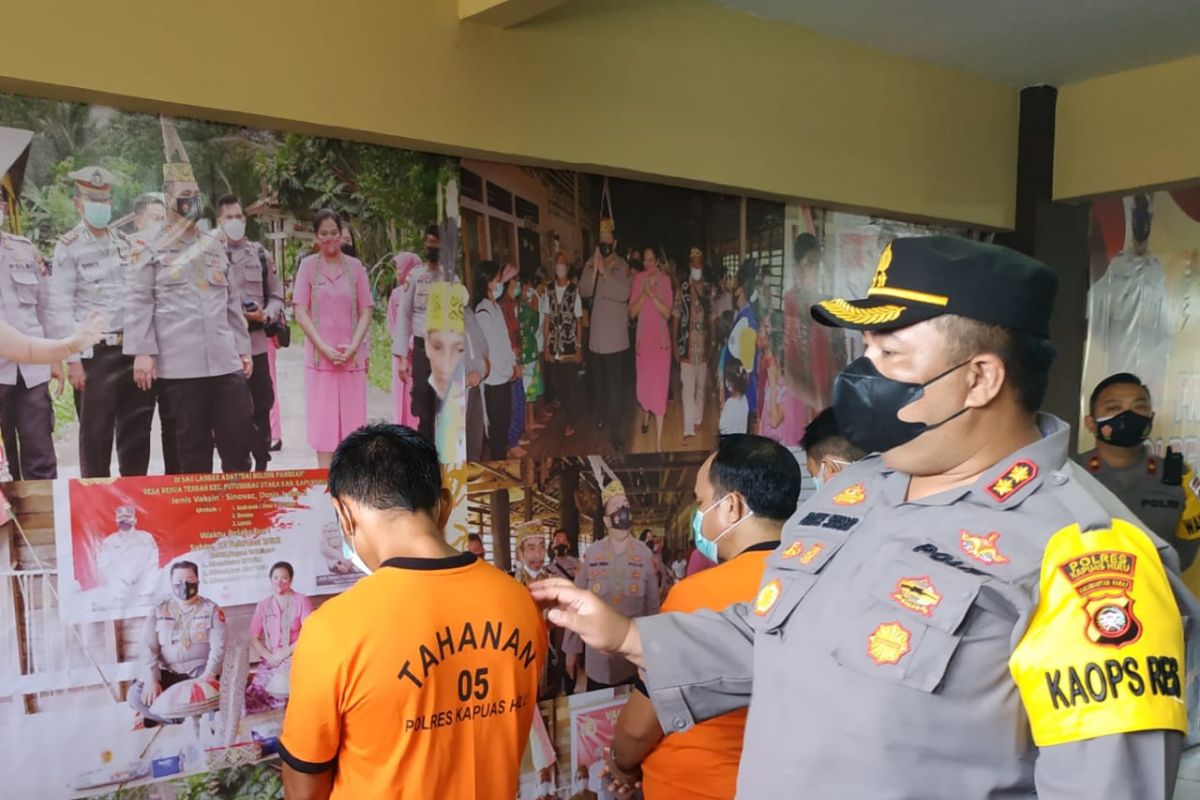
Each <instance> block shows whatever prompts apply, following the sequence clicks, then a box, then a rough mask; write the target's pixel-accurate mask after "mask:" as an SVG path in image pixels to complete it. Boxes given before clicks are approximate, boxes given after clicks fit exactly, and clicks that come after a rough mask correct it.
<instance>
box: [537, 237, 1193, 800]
mask: <svg viewBox="0 0 1200 800" xmlns="http://www.w3.org/2000/svg"><path fill="white" fill-rule="evenodd" d="M1056 288H1057V278H1056V276H1055V273H1054V272H1053V271H1052V270H1051V269H1049V268H1048V267H1046V266H1044V265H1043V264H1041V263H1039V262H1037V261H1034V260H1033V259H1031V258H1028V257H1026V256H1024V255H1021V254H1019V253H1016V252H1015V251H1012V250H1008V249H1007V248H1002V247H997V246H994V245H988V244H982V243H979V242H973V241H970V240H966V239H957V238H953V237H948V236H928V237H914V238H907V239H897V240H896V241H894V242H893V243H892V244H891V245H890V246H888V248H887V249H885V250H884V251H883V254H882V255H881V257H880V260H879V264H878V266H877V267H876V270H875V276H874V279H873V281H872V283H871V287H870V289H869V290H868V292H867V296H866V297H865V298H861V299H856V300H845V299H831V300H826V301H824V302H822V303H819V304H818V305H816V306H814V307H813V309H812V313H813V315H814V317H815V318H816V319H817V321H818V322H821V323H822V324H826V325H836V326H839V327H843V328H848V329H853V330H860V331H863V337H864V341H865V343H866V354H865V356H864V357H862V358H860V359H857V360H855V361H854V362H852V363H851V364H849V365H848V366H847V367H846V368H845V369H843V370H842V371H841V373H840V374H839V375H838V377H837V381H836V383H835V386H834V404H833V405H834V408H835V409H836V413H837V419H838V422H839V423H840V426H841V428H842V432H843V434H844V435H845V436H846V438H847V439H848V440H849V441H850V442H851V443H853V444H854V445H856V446H858V447H860V448H862V449H863V450H865V451H867V452H872V453H878V454H879V455H878V456H873V457H869V458H866V459H863V460H862V461H861V462H859V463H857V464H855V465H853V466H851V467H849V468H847V469H845V470H843V471H842V472H841V473H840V474H838V475H837V476H836V477H835V478H834V479H833V480H832V481H829V482H828V483H827V484H825V485H823V486H822V487H821V490H820V491H819V492H817V494H816V496H814V497H813V498H812V499H811V500H809V501H808V502H806V503H805V504H804V506H803V507H802V508H801V509H799V511H798V512H797V513H796V514H795V515H794V516H793V517H792V518H791V519H790V520H789V521H788V523H787V525H785V526H784V531H783V539H782V547H781V549H780V550H779V551H777V552H776V553H775V554H773V555H772V556H771V557H770V558H769V559H768V560H767V568H766V571H765V574H764V576H763V584H762V586H761V588H760V589H759V592H758V594H757V596H756V598H755V600H754V601H753V602H752V603H739V604H736V605H734V606H731V607H730V608H727V609H725V610H724V611H722V612H720V613H719V614H714V613H711V612H698V613H695V614H663V615H659V616H656V617H651V618H646V619H641V620H637V621H636V623H635V622H634V621H632V620H629V619H626V618H624V617H621V616H620V615H619V614H616V613H615V612H614V611H613V610H612V609H611V608H609V607H608V606H606V605H605V604H603V603H600V602H598V600H597V598H595V597H594V596H592V595H591V594H589V593H588V592H586V591H581V590H579V589H578V588H577V587H575V586H572V585H570V584H567V583H566V582H561V581H547V582H546V583H545V584H542V585H538V586H534V587H533V592H534V596H535V597H537V598H539V599H541V600H545V601H548V602H550V603H553V604H554V608H553V609H552V610H551V611H550V614H549V618H550V620H551V621H552V622H554V623H556V624H562V625H565V626H567V627H569V628H571V629H572V630H573V631H575V632H576V633H577V634H578V635H580V636H581V637H582V638H583V639H584V641H585V642H587V643H588V645H589V646H591V647H595V648H598V649H600V650H603V651H608V652H614V653H616V654H619V655H622V656H625V657H627V658H630V659H631V660H633V661H634V663H636V664H638V665H639V666H640V667H642V668H643V669H644V671H645V676H646V678H645V682H646V685H647V687H648V689H649V696H650V699H651V700H652V701H653V702H654V705H655V710H656V712H657V714H658V718H659V719H660V720H662V721H663V722H664V723H665V726H664V729H665V728H668V727H669V728H671V729H672V730H675V731H683V730H687V729H688V728H690V727H691V726H692V725H693V724H695V722H697V721H702V720H706V719H710V718H712V717H714V716H718V715H720V714H724V713H727V712H729V711H731V710H734V709H737V708H741V707H745V706H747V705H749V707H750V711H749V717H748V719H747V723H746V733H745V745H744V748H743V751H742V752H743V758H742V763H741V765H740V768H739V773H738V787H737V796H738V797H739V798H741V799H742V800H766V799H767V798H771V800H775V798H781V797H794V796H797V795H800V794H803V795H804V796H811V797H855V798H857V797H876V796H882V795H886V796H889V797H897V798H917V797H919V798H922V800H961V799H962V798H967V797H972V798H977V797H1013V798H1015V797H1034V796H1036V797H1038V798H1040V799H1041V800H1077V799H1078V798H1091V797H1108V798H1139V800H1143V799H1144V800H1150V799H1151V798H1153V800H1168V798H1170V797H1171V796H1172V793H1173V791H1174V784H1175V775H1176V770H1177V767H1178V763H1179V752H1180V747H1181V744H1182V741H1183V733H1184V732H1185V731H1186V730H1187V710H1186V706H1185V696H1184V692H1183V685H1184V681H1185V671H1184V670H1185V659H1184V619H1185V618H1187V619H1189V620H1190V619H1195V618H1196V616H1197V613H1198V612H1200V606H1198V605H1197V603H1196V600H1195V598H1194V597H1193V596H1192V594H1191V593H1190V592H1189V591H1187V589H1186V588H1184V586H1183V584H1182V582H1181V581H1180V579H1179V576H1178V561H1177V558H1176V555H1175V552H1174V551H1173V550H1172V549H1171V548H1170V546H1169V545H1167V544H1165V543H1163V542H1162V541H1161V540H1160V539H1158V538H1157V537H1156V536H1154V535H1153V534H1152V533H1148V532H1146V531H1145V530H1144V529H1143V528H1142V526H1141V525H1140V523H1138V521H1137V520H1136V519H1134V518H1133V517H1132V515H1131V514H1130V513H1129V511H1128V509H1126V508H1124V507H1123V506H1121V505H1120V504H1119V503H1118V502H1116V501H1115V499H1114V498H1113V497H1112V495H1111V494H1110V493H1108V492H1107V491H1103V490H1102V488H1101V487H1100V486H1099V485H1098V484H1097V483H1096V482H1095V481H1094V480H1093V479H1092V478H1090V477H1089V476H1088V475H1087V473H1086V471H1084V470H1082V469H1080V468H1078V467H1077V466H1075V465H1074V464H1073V463H1072V462H1071V461H1070V460H1069V459H1068V457H1067V447H1068V445H1069V442H1070V428H1069V427H1068V426H1067V425H1066V424H1065V423H1064V422H1062V421H1061V420H1058V419H1055V418H1054V417H1051V416H1049V415H1046V414H1038V413H1036V411H1035V410H1036V409H1037V408H1038V407H1039V405H1040V404H1041V402H1042V399H1043V393H1044V389H1045V385H1046V378H1047V376H1048V373H1049V366H1050V362H1051V358H1052V355H1053V347H1052V346H1051V344H1050V342H1049V327H1050V316H1051V311H1052V309H1053V299H1054V294H1055V291H1056ZM977 347H978V348H981V349H975V348H977ZM1105 665H1108V667H1105ZM797 720H800V721H801V722H802V724H797ZM618 755H620V754H619V753H618Z"/></svg>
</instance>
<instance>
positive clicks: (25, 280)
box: [8, 269, 38, 305]
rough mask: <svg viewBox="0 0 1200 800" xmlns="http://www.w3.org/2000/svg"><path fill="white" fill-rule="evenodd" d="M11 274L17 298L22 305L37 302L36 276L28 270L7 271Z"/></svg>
mask: <svg viewBox="0 0 1200 800" xmlns="http://www.w3.org/2000/svg"><path fill="white" fill-rule="evenodd" d="M8 274H9V275H11V276H12V282H13V285H14V286H15V287H16V290H17V300H18V301H19V302H20V303H21V304H22V305H30V304H32V303H36V302H37V291H38V278H37V275H35V274H34V273H33V272H32V271H30V270H16V269H14V270H12V271H10V272H9V273H8Z"/></svg>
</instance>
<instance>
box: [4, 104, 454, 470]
mask: <svg viewBox="0 0 1200 800" xmlns="http://www.w3.org/2000/svg"><path fill="white" fill-rule="evenodd" d="M4 125H6V126H10V127H8V128H4V129H3V131H4V134H5V135H4V136H3V137H0V140H3V142H4V143H5V144H6V145H11V146H9V147H5V148H0V149H4V150H5V152H6V155H5V158H6V159H7V163H5V164H4V165H3V166H4V167H5V169H6V170H8V172H9V179H10V180H9V186H10V190H9V191H8V192H7V193H6V195H5V201H6V202H5V211H4V214H5V218H4V222H3V228H4V231H3V233H2V234H0V235H2V236H3V237H4V238H3V240H2V244H3V248H4V251H5V253H6V259H5V265H6V268H5V271H4V275H5V279H6V284H5V285H6V286H8V287H9V288H8V289H6V291H5V309H6V316H5V318H6V320H8V321H9V322H10V323H11V324H13V325H14V326H15V327H16V328H17V329H18V330H20V331H21V332H22V333H25V334H27V335H31V336H39V337H41V336H45V337H49V338H64V337H68V336H70V335H71V334H72V333H73V332H74V331H76V330H78V329H79V328H81V327H83V326H85V325H86V324H88V323H90V322H92V321H94V320H99V324H100V327H101V329H102V330H101V335H100V336H99V340H98V341H97V342H96V343H95V344H94V345H93V346H90V347H87V348H85V349H84V350H83V351H82V352H80V353H75V354H73V355H70V356H69V357H67V358H66V359H65V362H64V363H63V364H60V365H52V366H36V365H20V366H18V365H16V364H14V363H11V362H6V363H5V364H4V365H0V373H2V374H0V409H2V410H3V413H2V416H0V429H2V433H3V440H4V444H5V450H6V453H7V456H8V458H7V462H8V465H9V467H8V470H9V474H10V475H11V477H12V478H13V479H14V480H32V479H49V478H55V477H84V478H101V477H107V476H109V475H117V474H119V475H122V476H137V475H157V474H188V473H205V472H212V471H213V470H214V469H220V470H221V471H224V472H244V471H250V470H265V469H268V465H269V467H270V468H271V469H285V468H296V467H308V466H317V465H321V466H324V465H325V464H326V463H327V457H328V454H329V453H331V452H332V451H333V449H334V447H335V446H336V444H337V442H338V441H339V439H340V437H341V436H343V435H344V434H345V433H347V432H348V431H350V430H353V429H354V428H356V427H358V426H359V425H361V424H363V423H364V422H365V421H366V420H367V419H368V418H371V419H388V418H391V417H392V408H391V406H392V403H391V402H389V395H391V394H393V386H392V377H393V364H394V361H395V362H399V360H400V356H401V355H402V354H401V353H399V352H396V353H393V352H392V351H393V349H394V348H393V347H392V346H391V341H390V340H391V339H392V335H391V334H392V332H393V329H394V327H395V326H394V325H391V324H389V320H388V319H387V314H386V309H387V307H388V300H389V295H390V294H391V293H392V292H393V289H394V288H398V287H403V286H404V281H402V280H399V278H400V276H399V275H398V274H397V268H396V264H397V263H400V262H405V263H407V259H408V258H409V257H410V256H412V253H413V251H420V252H422V253H423V254H424V255H423V256H422V258H423V259H424V258H428V257H429V253H431V252H433V253H434V255H433V257H432V258H433V261H432V263H433V265H435V266H436V265H437V264H438V257H437V255H436V243H437V241H438V239H439V238H441V237H446V236H447V234H446V231H451V233H450V234H449V236H448V238H449V239H450V244H451V247H450V248H448V252H447V254H446V256H445V257H444V259H443V260H445V261H446V263H447V264H448V266H447V267H446V268H445V272H446V274H447V277H448V278H449V279H450V280H455V278H454V275H455V263H454V259H455V254H454V249H453V243H454V242H455V241H456V239H457V220H455V219H454V218H453V217H452V216H447V213H449V214H453V213H454V208H453V205H452V204H451V205H447V204H446V202H445V199H446V196H447V193H448V192H452V189H450V188H448V187H450V185H451V184H453V182H454V180H455V167H454V164H455V162H454V161H453V160H450V159H445V158H442V157H438V156H432V155H426V154H421V153H413V152H409V151H403V150H396V149H393V148H383V147H375V146H369V145H357V144H353V143H347V142H339V141H335V140H326V139H315V138H311V137H301V136H296V135H291V134H282V133H278V132H273V131H263V130H255V129H247V128H238V127H235V126H229V125H219V124H216V123H207V122H199V121H195V120H183V119H180V120H176V119H173V118H169V117H159V116H154V115H148V114H134V113H128V112H123V111H117V110H113V109H106V108H100V107H93V106H87V105H83V104H77V103H63V102H55V101H48V100H38V99H34V98H25V97H19V96H15V95H4V96H2V97H0V126H4ZM61 125H68V126H70V130H71V136H70V137H68V139H65V140H64V138H63V137H61V136H58V135H56V132H57V131H58V130H59V127H58V126H61ZM13 168H18V169H17V170H16V173H14V169H13ZM14 174H17V177H18V180H17V181H13V180H12V178H13V176H14ZM439 199H441V201H442V202H441V205H440V208H441V211H442V213H441V215H440V216H439ZM431 231H432V233H430V232H431ZM430 241H432V242H433V243H434V246H433V247H432V248H431V246H430V245H429V242H430ZM422 272H423V273H425V272H428V269H423V270H422ZM401 294H402V295H404V296H407V297H410V298H411V296H412V293H411V292H409V293H407V294H405V293H404V292H401ZM10 300H11V302H10ZM422 301H423V298H422ZM409 309H410V317H411V304H410V306H409ZM422 312H423V309H421V310H420V311H418V316H419V315H420V313H422ZM408 321H409V322H411V319H410V320H408ZM417 333H421V331H417ZM417 338H418V339H419V338H421V337H419V336H418V337H417ZM302 340H303V341H302ZM423 355H424V354H423V352H421V353H420V354H419V355H418V356H417V357H416V359H415V360H416V362H417V367H418V369H419V368H420V367H421V366H422V365H423V364H424V363H426V362H425V361H424V360H423ZM397 366H398V364H397ZM442 385H443V388H444V390H445V389H448V385H447V384H446V383H445V382H443V384H442ZM424 396H425V393H424V390H423V389H419V390H418V400H419V402H418V404H417V409H418V410H420V411H423V412H424V416H425V418H426V420H427V421H426V422H425V423H423V424H422V429H423V430H430V429H432V426H433V424H434V419H433V417H434V414H435V409H433V408H432V407H431V408H430V409H424V408H422V406H421V402H422V398H424ZM460 427H461V425H460ZM432 436H433V434H432V433H430V437H431V438H432ZM448 438H449V439H450V440H453V439H454V438H455V437H454V436H453V435H449V436H448ZM464 455H465V454H463V453H460V452H451V453H448V454H447V457H446V461H447V463H451V462H461V461H462V460H463V458H464Z"/></svg>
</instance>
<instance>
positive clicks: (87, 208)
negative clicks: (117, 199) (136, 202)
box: [83, 201, 112, 228]
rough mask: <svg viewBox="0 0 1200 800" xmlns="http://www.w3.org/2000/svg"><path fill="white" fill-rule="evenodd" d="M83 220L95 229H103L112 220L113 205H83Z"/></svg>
mask: <svg viewBox="0 0 1200 800" xmlns="http://www.w3.org/2000/svg"><path fill="white" fill-rule="evenodd" d="M83 218H84V219H85V220H87V224H88V225H91V226H92V227H93V228H103V227H104V226H105V225H107V224H108V223H109V222H110V221H111V220H112V204H111V203H93V202H90V201H89V202H86V203H84V204H83Z"/></svg>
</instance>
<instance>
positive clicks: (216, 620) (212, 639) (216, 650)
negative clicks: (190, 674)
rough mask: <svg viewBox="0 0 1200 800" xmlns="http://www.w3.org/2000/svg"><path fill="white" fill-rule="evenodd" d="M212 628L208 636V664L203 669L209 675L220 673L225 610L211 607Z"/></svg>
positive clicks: (223, 648) (223, 643) (223, 645)
mask: <svg viewBox="0 0 1200 800" xmlns="http://www.w3.org/2000/svg"><path fill="white" fill-rule="evenodd" d="M212 615H213V619H212V628H211V630H210V631H209V635H208V636H209V638H208V664H206V665H205V667H204V671H205V672H207V673H209V674H211V675H220V674H221V664H222V663H224V661H225V612H223V611H222V610H221V609H220V608H218V607H214V608H213V612H212Z"/></svg>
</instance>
